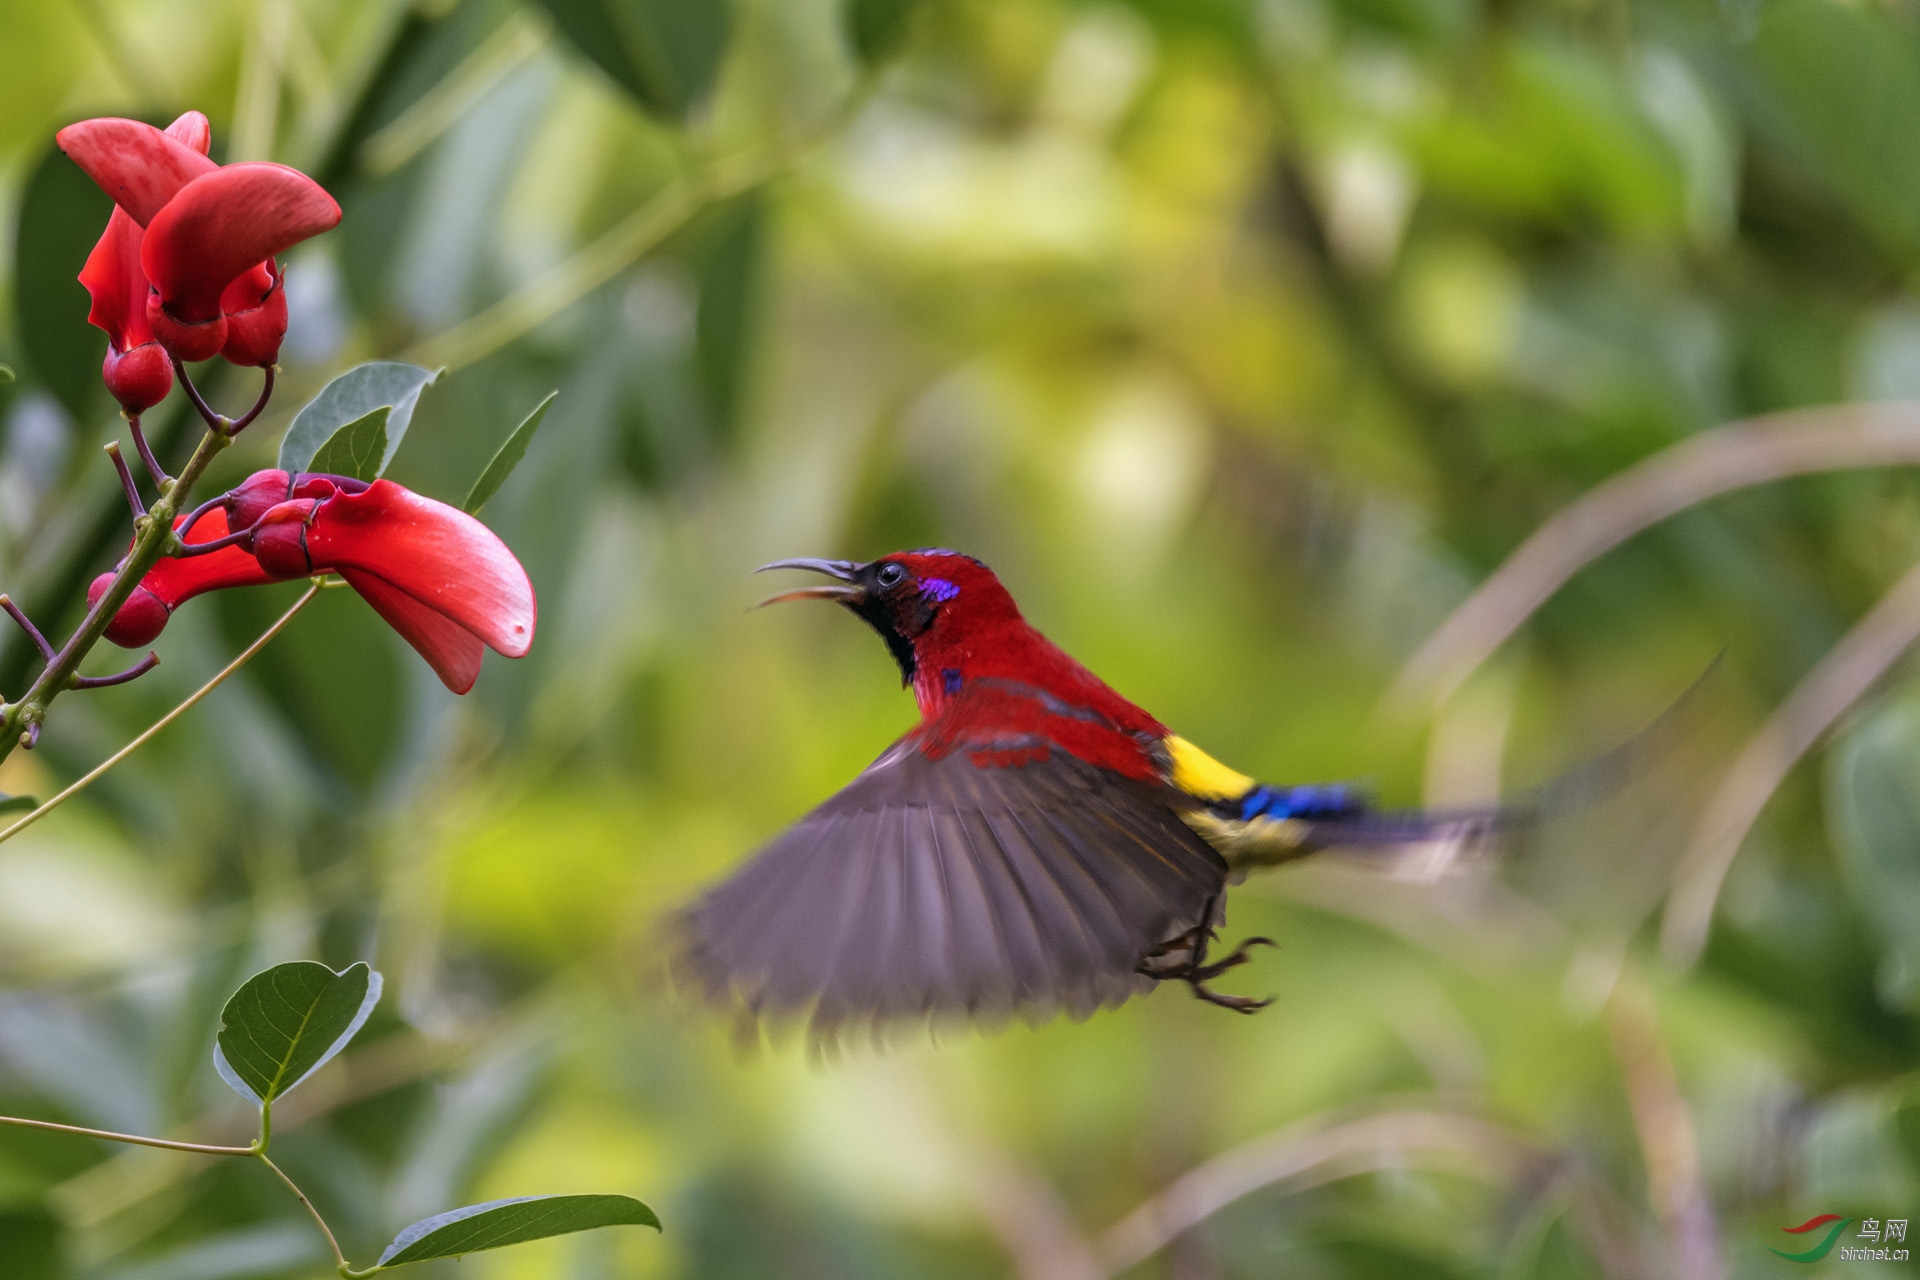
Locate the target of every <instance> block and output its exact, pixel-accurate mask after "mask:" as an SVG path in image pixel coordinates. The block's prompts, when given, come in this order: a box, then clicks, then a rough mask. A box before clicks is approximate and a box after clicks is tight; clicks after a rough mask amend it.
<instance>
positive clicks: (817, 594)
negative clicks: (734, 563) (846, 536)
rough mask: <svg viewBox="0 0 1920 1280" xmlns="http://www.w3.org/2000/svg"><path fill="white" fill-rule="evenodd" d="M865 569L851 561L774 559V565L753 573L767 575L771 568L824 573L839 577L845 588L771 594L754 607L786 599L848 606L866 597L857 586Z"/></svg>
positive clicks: (828, 587) (840, 586)
mask: <svg viewBox="0 0 1920 1280" xmlns="http://www.w3.org/2000/svg"><path fill="white" fill-rule="evenodd" d="M863 567H864V566H862V565H857V564H855V563H854V562H853V561H851V560H815V559H805V558H803V559H797V560H775V561H774V562H773V563H772V564H763V565H761V566H760V567H759V568H758V569H755V570H754V572H755V573H765V572H766V571H767V570H769V569H805V570H807V571H808V572H810V573H824V574H826V575H827V576H828V577H829V578H838V579H840V582H841V583H842V584H845V585H830V586H819V587H796V588H795V589H794V590H792V591H782V592H779V593H778V594H776V595H770V596H768V597H767V598H766V599H765V600H762V601H761V602H760V603H759V604H757V605H755V606H753V607H754V608H756V609H762V608H765V607H766V606H767V605H770V604H779V603H780V602H781V601H783V600H832V601H835V602H836V603H839V604H846V603H848V602H850V601H853V600H858V599H860V598H861V597H862V596H863V595H865V594H866V592H865V591H864V590H863V589H862V588H860V587H859V586H856V585H854V584H855V583H856V582H857V581H858V579H859V575H860V570H861V569H862V568H863Z"/></svg>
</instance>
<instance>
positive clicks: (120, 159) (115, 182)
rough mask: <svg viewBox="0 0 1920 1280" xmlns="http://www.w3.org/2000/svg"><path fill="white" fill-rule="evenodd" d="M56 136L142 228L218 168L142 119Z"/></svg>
mask: <svg viewBox="0 0 1920 1280" xmlns="http://www.w3.org/2000/svg"><path fill="white" fill-rule="evenodd" d="M195 114H197V113H195ZM180 123H181V122H180V121H179V120H176V121H174V124H175V125H179V124H180ZM181 132H182V133H185V132H187V130H186V129H185V128H182V130H181ZM55 137H56V141H58V142H59V144H60V149H61V150H62V151H64V152H66V153H67V155H68V157H69V158H71V159H72V160H73V162H74V163H75V164H77V165H79V166H80V167H81V168H82V169H85V170H86V171H87V176H88V177H90V178H92V179H93V180H94V181H95V182H97V183H99V184H100V189H101V190H102V191H104V192H106V193H107V194H108V195H110V196H112V197H113V202H114V203H115V204H117V205H119V206H120V207H121V208H122V209H125V210H126V211H127V213H128V214H130V215H131V216H132V218H133V220H134V221H135V222H137V223H139V224H140V225H141V226H143V227H144V226H146V225H147V224H148V223H150V222H152V221H153V217H154V215H155V214H157V213H159V212H160V210H161V209H162V208H164V207H165V206H166V203H167V202H168V201H169V200H171V199H173V197H174V195H175V194H176V193H178V192H179V191H180V189H181V188H183V187H185V186H186V185H187V184H188V183H189V182H192V181H193V180H194V179H195V178H198V177H200V176H201V175H202V174H208V173H212V172H213V171H214V170H215V169H216V168H218V167H219V166H217V165H215V164H214V163H213V161H211V160H209V159H207V157H206V156H205V155H203V154H202V153H201V152H199V151H197V150H195V149H194V148H193V146H191V145H189V144H188V143H187V142H182V141H180V140H178V139H176V138H173V137H169V136H168V135H167V134H165V133H162V132H161V131H160V130H158V129H156V128H154V127H153V126H152V125H150V124H142V123H141V122H140V121H138V120H120V119H117V118H115V117H112V116H107V117H103V118H101V119H98V120H82V121H81V122H80V123H79V124H70V125H68V126H67V127H66V128H64V129H62V130H61V131H60V132H59V133H58V134H57V135H56V136H55ZM266 256H267V255H266V254H264V253H263V254H260V255H258V257H256V258H255V261H258V260H259V259H260V258H264V257H266ZM235 274H238V273H237V272H236V273H235ZM228 278H229V279H231V278H232V277H228ZM221 283H222V284H224V283H226V281H224V280H223V281H221Z"/></svg>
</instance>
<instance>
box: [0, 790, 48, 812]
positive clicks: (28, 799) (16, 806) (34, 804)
mask: <svg viewBox="0 0 1920 1280" xmlns="http://www.w3.org/2000/svg"><path fill="white" fill-rule="evenodd" d="M39 807H40V802H39V801H38V800H35V799H34V798H33V797H32V796H10V795H8V794H7V793H6V792H4V791H0V813H24V812H26V811H27V810H28V809H38V808H39Z"/></svg>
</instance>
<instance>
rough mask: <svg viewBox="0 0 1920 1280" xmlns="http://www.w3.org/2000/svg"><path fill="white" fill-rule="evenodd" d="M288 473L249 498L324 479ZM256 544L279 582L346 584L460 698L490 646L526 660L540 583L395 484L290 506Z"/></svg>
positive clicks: (266, 524)
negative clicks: (319, 578)
mask: <svg viewBox="0 0 1920 1280" xmlns="http://www.w3.org/2000/svg"><path fill="white" fill-rule="evenodd" d="M284 474H285V473H274V472H265V473H261V474H259V475H255V476H254V477H253V478H252V479H251V480H249V481H248V485H247V486H242V489H246V488H247V487H248V486H253V485H255V484H256V483H257V482H258V484H259V487H260V488H263V489H264V488H268V487H269V486H270V485H277V484H281V483H285V484H287V485H288V486H289V491H290V492H297V491H301V490H305V491H307V492H309V493H312V492H313V491H314V490H316V489H318V488H319V486H318V485H316V484H314V483H313V482H314V481H315V480H317V479H321V478H320V477H309V476H293V477H288V478H287V479H286V480H284V481H282V480H279V479H278V478H277V477H278V476H281V475H284ZM262 476H268V477H276V478H275V479H272V480H269V481H263V480H262ZM236 492H238V491H236ZM248 545H249V546H250V547H251V549H252V551H253V555H254V558H255V559H256V560H258V561H259V563H260V566H261V567H262V568H263V569H264V570H265V571H266V572H267V573H269V574H271V575H273V576H274V577H276V578H298V577H304V576H306V575H308V574H314V573H338V574H339V575H340V576H341V577H343V578H345V579H346V580H347V582H348V583H349V584H351V585H352V587H353V589H354V590H355V591H357V592H359V593H360V595H361V597H362V598H363V599H365V600H366V602H367V603H368V604H370V605H372V606H373V608H374V612H376V613H378V614H379V615H380V616H381V617H382V618H385V619H386V620H387V624H388V625H389V626H391V627H392V628H393V629H394V630H395V631H398V632H399V633H400V634H401V636H403V637H404V638H405V639H406V641H407V643H408V644H411V645H412V646H413V647H414V648H415V649H416V650H418V651H419V653H420V656H421V657H423V658H425V659H426V660H427V664H428V665H429V666H431V667H432V668H433V669H434V672H435V673H436V674H437V675H438V676H439V677H440V679H441V680H442V681H443V682H444V683H445V684H446V686H447V687H448V688H449V689H452V690H453V691H454V692H455V693H465V692H466V691H467V690H468V689H471V688H472V687H473V682H474V680H475V679H476V678H477V677H478V676H479V674H480V658H481V655H482V653H483V652H484V648H483V646H484V647H490V648H492V649H494V650H495V651H496V652H498V653H500V654H503V655H505V656H506V657H509V658H518V657H521V656H522V655H524V654H525V653H526V652H527V649H528V648H529V646H531V645H532V643H533V631H534V623H535V620H536V616H537V612H538V610H537V606H536V603H535V600H534V596H533V584H532V583H531V582H529V581H528V580H527V571H526V570H525V569H523V568H521V567H520V562H519V561H518V560H516V559H514V557H513V553H512V552H511V551H509V550H507V546H506V544H505V543H504V542H502V541H500V539H499V538H498V537H497V536H495V534H494V533H493V531H492V530H490V529H488V528H487V527H486V526H485V525H483V524H481V523H480V522H479V521H478V520H475V519H474V518H473V517H472V516H470V515H468V514H466V513H465V512H463V511H460V510H458V509H457V508H454V507H450V506H448V505H446V504H445V503H443V502H435V501H434V500H433V499H431V498H423V497H421V496H420V495H419V494H417V493H412V492H410V491H408V490H406V489H403V488H402V487H400V486H399V485H397V484H395V483H393V482H392V481H391V480H375V481H374V482H373V483H372V484H371V485H369V486H367V488H365V489H364V490H362V491H361V492H358V493H350V492H346V491H344V490H337V491H335V492H334V493H333V494H332V495H331V496H302V497H294V498H291V499H289V500H288V501H285V502H281V503H279V504H278V505H276V506H274V507H272V508H270V509H268V510H267V511H266V512H265V513H264V514H262V515H261V516H260V518H259V520H258V521H257V522H256V523H255V524H254V525H253V536H252V538H251V539H250V540H249V543H248Z"/></svg>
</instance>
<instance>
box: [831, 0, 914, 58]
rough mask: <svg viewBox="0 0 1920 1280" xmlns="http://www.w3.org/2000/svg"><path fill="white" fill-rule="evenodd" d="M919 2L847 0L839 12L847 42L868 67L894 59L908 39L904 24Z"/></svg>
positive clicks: (912, 0)
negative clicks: (890, 58) (897, 51)
mask: <svg viewBox="0 0 1920 1280" xmlns="http://www.w3.org/2000/svg"><path fill="white" fill-rule="evenodd" d="M920 3H921V0H847V7H846V8H845V9H844V10H843V11H842V12H841V15H840V16H841V20H842V22H843V23H844V25H845V27H846V32H847V43H848V44H850V45H852V46H853V52H854V54H855V55H856V56H857V57H858V58H859V59H860V61H862V62H864V63H866V64H867V65H868V66H873V65H875V64H877V63H881V62H885V61H886V60H887V59H888V58H889V57H891V56H893V53H894V51H895V50H897V49H898V48H899V47H900V45H901V43H902V42H903V41H904V40H905V39H906V36H907V23H908V22H909V21H911V20H912V18H913V14H914V11H915V10H916V9H918V8H919V7H920Z"/></svg>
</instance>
